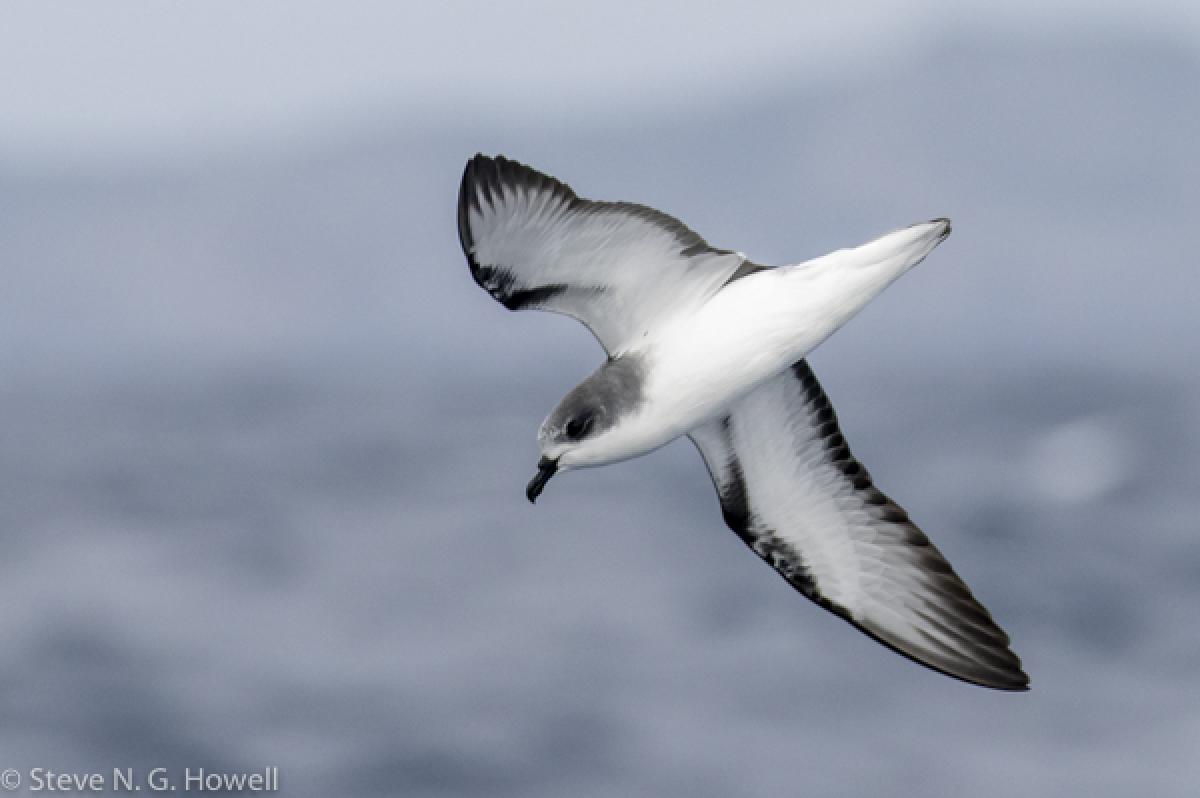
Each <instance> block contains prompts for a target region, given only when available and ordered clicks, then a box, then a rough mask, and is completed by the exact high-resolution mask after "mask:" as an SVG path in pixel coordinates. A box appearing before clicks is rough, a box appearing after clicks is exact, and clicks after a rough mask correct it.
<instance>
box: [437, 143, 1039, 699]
mask: <svg viewBox="0 0 1200 798" xmlns="http://www.w3.org/2000/svg"><path fill="white" fill-rule="evenodd" d="M458 233H459V240H460V242H461V244H462V249H463V252H464V253H465V254H466V256H467V263H468V265H469V266H470V269H471V275H472V276H473V277H474V278H475V282H477V283H478V284H479V285H480V286H481V287H482V288H483V289H484V290H485V291H487V292H488V293H489V294H491V295H492V297H493V298H495V299H496V300H497V301H499V302H500V303H501V304H502V305H504V306H505V307H506V308H508V309H510V310H525V309H536V310H548V311H553V312H556V313H562V314H566V315H568V316H571V317H573V318H575V319H578V320H579V321H580V322H582V323H583V324H584V325H585V326H586V327H587V328H588V329H589V330H591V331H592V333H593V334H594V335H595V336H596V338H597V339H598V340H599V342H600V345H601V346H603V347H604V350H605V352H607V354H608V358H607V360H606V361H605V362H604V364H603V365H602V366H600V368H599V369H598V370H597V371H596V372H594V373H593V374H592V375H591V376H590V377H588V378H587V379H586V380H584V381H583V382H582V383H580V384H579V385H578V386H576V387H575V388H574V389H573V390H571V392H570V393H568V394H567V395H566V397H564V398H563V400H562V401H561V402H560V403H559V405H558V406H557V407H556V408H555V409H554V411H553V412H552V413H551V414H550V416H549V417H548V418H547V419H546V420H545V422H543V423H542V426H541V429H540V430H539V432H538V442H539V446H540V450H541V459H540V460H539V461H538V465H537V474H536V475H535V476H534V478H533V480H532V481H530V483H529V486H528V488H527V489H526V495H527V497H528V498H529V500H530V501H531V502H533V501H535V500H536V499H537V498H538V496H539V495H540V494H541V492H542V490H543V488H545V486H546V483H547V482H548V481H549V480H550V478H551V477H553V476H554V475H555V474H557V473H561V472H563V471H568V470H571V469H576V468H584V467H588V466H599V465H606V464H609V463H615V462H618V461H620V460H626V459H629V458H632V457H637V456H639V455H643V454H646V453H647V452H650V451H652V450H654V449H657V448H658V447H660V446H663V445H664V444H666V443H668V442H670V441H672V440H674V439H675V438H677V437H679V436H681V435H687V436H688V437H689V438H691V440H692V442H693V443H694V444H695V445H696V447H697V448H698V449H699V450H700V454H701V456H702V457H703V458H704V462H705V464H706V465H707V466H708V471H709V473H710V475H711V476H712V481H713V484H714V486H715V487H716V489H717V494H718V497H719V499H720V503H721V512H722V515H723V516H724V519H725V523H726V524H728V525H729V527H730V529H732V530H733V531H734V532H735V533H737V535H738V537H740V538H741V539H742V540H743V541H744V542H745V543H746V544H747V545H748V546H749V547H750V548H751V549H752V550H753V551H754V553H755V554H757V555H758V556H759V557H761V558H762V559H763V560H764V561H766V562H767V563H768V564H769V565H770V566H771V567H772V568H774V569H775V570H776V571H778V572H779V574H780V575H781V576H782V577H783V578H784V579H785V580H786V581H787V582H788V584H790V585H791V586H792V587H794V588H795V589H796V590H798V591H800V593H802V594H804V595H805V596H806V597H808V598H809V599H811V600H812V601H814V602H816V603H817V604H819V605H820V606H822V607H824V608H825V609H827V610H829V611H830V612H833V613H834V614H836V615H838V616H840V617H842V618H844V619H845V620H847V621H849V622H850V623H851V624H853V625H854V626H856V627H857V628H858V629H860V630H861V631H863V632H865V633H866V634H867V635H869V636H870V637H872V638H874V639H875V640H877V641H879V642H880V643H882V644H884V645H885V646H887V647H888V648H890V649H892V650H893V651H896V652H897V653H899V654H902V655H903V656H905V657H908V658H909V659H911V660H913V661H915V662H918V663H920V664H921V665H925V666H927V667H929V668H932V669H933V670H935V671H940V672H941V673H944V674H947V675H949V676H952V677H955V678H957V679H962V680H963V681H966V682H971V683H973V684H977V685H982V686H984V687H993V688H997V689H1001V690H1024V689H1028V684H1029V678H1028V677H1027V676H1026V675H1025V673H1024V672H1023V671H1022V670H1021V661H1020V660H1019V659H1018V658H1017V656H1016V655H1015V654H1014V653H1013V652H1012V651H1011V650H1010V649H1009V639H1008V635H1006V634H1005V633H1004V631H1003V630H1001V629H1000V627H999V626H997V625H996V623H995V622H994V621H993V620H992V617H991V615H990V614H989V613H988V611H987V610H986V609H984V607H983V605H981V604H980V603H979V602H978V601H977V600H976V599H975V597H974V596H973V595H972V594H971V591H970V590H969V589H968V588H967V586H966V584H964V583H963V581H962V580H961V579H960V578H959V577H958V575H957V574H956V573H955V572H954V570H953V569H952V568H951V567H950V564H949V563H948V562H947V561H946V559H945V558H944V557H943V556H942V554H941V552H939V551H938V550H937V548H936V547H935V546H934V545H933V544H932V543H931V542H930V541H929V538H927V537H926V536H925V534H924V533H923V532H922V531H921V530H920V529H919V528H917V526H916V525H915V524H914V523H913V522H912V521H911V520H910V519H909V517H908V514H907V513H906V512H905V511H904V510H903V509H902V508H901V507H900V506H899V505H897V504H896V503H895V502H893V501H892V500H891V499H889V498H888V497H887V496H886V495H884V494H883V493H882V492H881V491H880V490H879V489H878V488H877V487H875V484H874V482H873V481H872V480H871V477H870V476H869V474H868V473H867V470H866V468H864V467H863V465H862V464H861V463H859V461H858V460H856V459H855V458H854V456H853V455H852V454H851V453H850V448H849V446H848V445H847V443H846V439H845V438H844V437H843V436H842V433H841V430H840V429H839V428H838V422H837V417H836V415H835V414H834V412H833V407H832V406H831V405H830V403H829V399H828V397H826V395H825V392H824V391H823V390H822V389H821V385H820V383H818V382H817V378H816V377H815V376H814V375H813V372H812V369H811V368H810V367H809V365H808V363H807V361H805V360H804V358H805V356H806V355H808V353H809V352H810V351H812V349H813V348H814V347H816V346H817V345H818V344H820V343H821V342H822V341H824V340H825V339H826V338H827V337H829V335H830V334H832V333H833V332H834V331H835V330H837V329H838V328H839V327H841V326H842V325H843V324H844V323H845V322H846V321H847V320H849V319H850V317H851V316H853V315H854V314H855V313H857V312H858V311H859V310H861V309H862V307H863V306H864V305H866V304H867V303H868V302H869V301H870V300H871V299H873V298H874V297H875V296H877V295H878V294H879V293H880V292H881V291H883V289H884V288H886V287H887V286H888V285H890V284H891V283H892V281H894V280H895V279H896V278H898V277H899V276H900V275H902V274H904V272H906V271H908V270H909V269H911V268H912V267H913V266H915V265H917V264H918V263H920V262H921V261H922V260H923V259H924V258H925V256H926V255H928V254H929V253H930V251H932V250H933V248H934V247H936V246H937V245H938V244H940V243H941V242H942V241H943V240H945V238H946V236H948V235H949V234H950V221H949V220H948V219H934V220H932V221H929V222H923V223H920V224H914V225H912V226H910V227H906V228H903V229H901V230H896V231H894V232H891V233H888V234H887V235H884V236H881V237H880V238H877V239H875V240H873V241H870V242H868V243H866V244H863V245H861V246H858V247H854V248H852V249H843V250H838V251H837V252H833V253H830V254H828V255H823V256H821V257H819V258H815V259H813V260H810V261H807V262H804V263H799V264H795V265H789V266H780V267H775V268H769V267H765V266H761V265H759V264H756V263H753V262H751V261H750V260H748V259H747V258H746V256H745V255H742V254H741V253H738V252H732V251H730V250H725V249H718V248H716V247H713V246H710V245H709V244H708V243H706V242H705V240H704V239H703V238H701V237H700V236H699V235H697V234H696V233H694V232H693V231H692V230H690V229H689V228H688V227H686V226H685V225H684V224H683V223H681V222H680V221H678V220H677V219H675V218H673V217H671V216H669V215H667V214H665V213H663V212H661V211H658V210H655V209H653V208H649V207H646V206H644V205H638V204H635V203H631V202H598V201H594V200H588V199H584V198H582V197H579V196H578V195H576V194H575V192H574V191H572V190H571V188H570V187H569V186H567V185H566V184H565V183H562V182H560V181H559V180H556V179H555V178H553V177H550V176H549V175H546V174H543V173H541V172H538V171H536V170H534V169H531V168H530V167H528V166H525V165H524V164H521V163H518V162H517V161H513V160H510V159H508V158H504V157H502V156H497V157H488V156H484V155H476V156H475V157H474V158H472V159H471V160H470V161H468V163H467V166H466V170H465V171H464V172H463V177H462V185H461V187H460V190H459V197H458Z"/></svg>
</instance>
